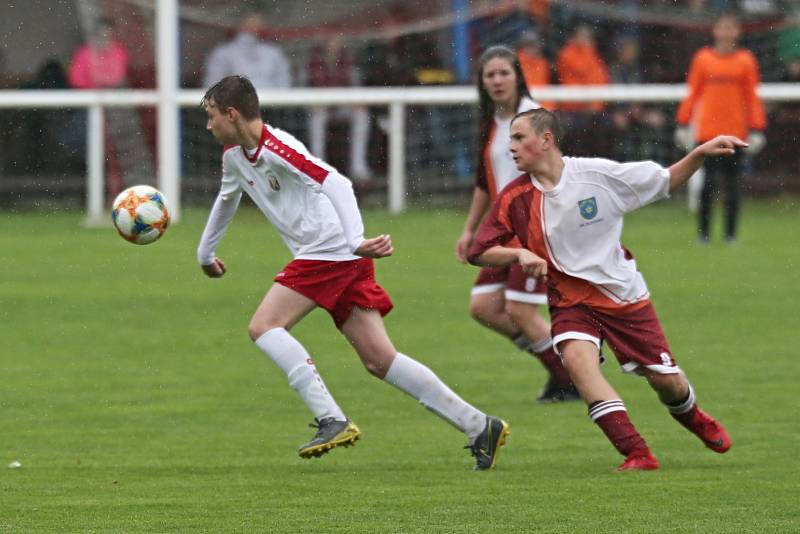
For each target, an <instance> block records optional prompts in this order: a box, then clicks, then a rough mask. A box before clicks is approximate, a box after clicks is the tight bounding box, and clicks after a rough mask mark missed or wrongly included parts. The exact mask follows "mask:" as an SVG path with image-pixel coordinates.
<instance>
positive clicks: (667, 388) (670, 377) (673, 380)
mask: <svg viewBox="0 0 800 534" xmlns="http://www.w3.org/2000/svg"><path fill="white" fill-rule="evenodd" d="M642 374H643V375H644V377H645V378H646V379H647V382H648V383H649V384H650V387H652V388H653V389H654V390H656V391H657V392H659V393H663V394H666V395H668V396H674V397H680V396H681V395H682V394H683V393H684V392H685V391H686V390H687V389H688V388H689V382H688V380H687V379H686V377H685V376H684V375H683V373H669V374H662V373H656V372H655V371H651V370H649V369H648V370H645V371H643V372H642Z"/></svg>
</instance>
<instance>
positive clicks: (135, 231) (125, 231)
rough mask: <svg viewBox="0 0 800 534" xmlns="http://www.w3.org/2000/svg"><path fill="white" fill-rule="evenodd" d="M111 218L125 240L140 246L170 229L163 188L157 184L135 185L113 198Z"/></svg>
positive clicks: (152, 240)
mask: <svg viewBox="0 0 800 534" xmlns="http://www.w3.org/2000/svg"><path fill="white" fill-rule="evenodd" d="M111 220H112V221H113V222H114V227H116V229H117V232H119V235H121V236H122V237H123V239H126V240H128V241H130V242H131V243H135V244H137V245H147V244H149V243H152V242H154V241H155V240H157V239H158V238H159V237H161V236H162V235H164V232H166V231H167V226H168V225H169V210H168V209H167V201H166V199H165V198H164V195H163V194H162V193H161V191H159V190H158V189H156V188H154V187H150V186H149V185H134V186H133V187H129V188H128V189H126V190H125V191H123V192H122V193H120V194H119V195H117V198H115V199H114V204H112V206H111Z"/></svg>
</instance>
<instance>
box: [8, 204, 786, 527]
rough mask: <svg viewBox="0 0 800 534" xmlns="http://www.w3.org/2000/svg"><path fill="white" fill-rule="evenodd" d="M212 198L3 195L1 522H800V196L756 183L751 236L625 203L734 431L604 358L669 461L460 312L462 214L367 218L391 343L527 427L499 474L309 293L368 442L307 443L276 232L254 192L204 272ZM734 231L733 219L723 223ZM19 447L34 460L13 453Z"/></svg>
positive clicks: (678, 349)
mask: <svg viewBox="0 0 800 534" xmlns="http://www.w3.org/2000/svg"><path fill="white" fill-rule="evenodd" d="M206 213H207V212H206V211H205V210H195V211H188V212H187V213H186V214H185V217H184V221H182V222H181V224H177V225H174V226H173V227H172V228H170V229H169V231H168V232H167V234H166V236H165V237H164V238H163V239H162V240H161V241H160V242H158V243H156V244H154V245H150V246H146V247H138V246H134V245H131V244H129V243H127V242H125V241H123V240H122V239H120V238H119V237H117V236H116V234H115V232H114V231H113V230H112V229H111V228H110V227H109V228H107V229H95V230H88V229H84V228H81V227H80V221H81V217H82V216H81V215H80V214H78V213H69V212H68V213H63V212H53V213H49V214H46V215H45V214H12V213H8V212H4V213H0V254H2V257H3V262H2V266H3V273H2V276H0V302H2V306H0V343H1V344H0V381H1V382H0V532H37V533H38V532H737V533H738V532H787V531H798V530H800V505H798V503H800V492H799V491H798V481H799V480H800V472H798V471H799V470H798V466H799V465H800V454H798V453H799V452H800V448H798V443H800V441H799V438H800V417H799V416H798V413H799V411H800V410H799V408H800V404H799V403H798V391H800V389H798V376H800V373H798V369H800V363H798V362H799V360H798V345H799V343H798V342H799V341H800V319H798V316H800V314H798V311H797V307H798V302H800V289H799V288H800V277H799V276H798V270H799V269H800V207H799V206H798V203H797V200H796V199H793V198H784V199H780V200H772V201H761V202H750V203H748V204H747V205H746V206H745V209H744V216H743V221H742V232H741V239H740V241H739V243H738V244H737V245H735V246H732V247H728V246H725V245H723V244H721V243H720V242H719V240H717V241H714V242H713V243H712V244H711V245H710V246H708V247H699V246H697V245H696V244H695V242H694V239H693V236H694V221H693V219H692V218H690V217H689V216H688V215H687V214H686V213H685V210H684V207H683V205H682V202H680V200H675V201H670V202H665V203H662V204H660V205H655V206H652V207H648V208H646V209H644V210H641V211H639V212H636V213H634V214H632V215H630V216H629V217H628V219H627V221H626V228H625V236H624V237H625V239H624V241H625V244H626V245H627V246H628V247H629V248H630V249H631V250H632V251H633V252H634V253H635V254H636V257H637V259H638V261H639V266H640V269H641V270H642V271H643V272H644V274H645V278H646V280H647V281H648V284H649V286H650V289H651V292H652V294H653V300H654V302H655V305H656V309H657V310H658V313H659V315H660V317H661V320H662V323H663V325H664V328H665V330H666V332H667V336H668V338H669V340H670V343H671V346H672V349H673V351H674V353H675V355H676V358H677V359H678V363H679V364H680V365H681V367H683V368H684V369H685V370H686V371H687V373H688V375H689V377H690V378H691V380H692V382H693V383H694V385H695V388H696V390H697V393H698V398H699V401H700V404H701V406H702V407H704V408H705V409H707V410H708V411H709V412H711V413H712V414H714V415H715V416H717V417H719V418H720V419H721V420H722V421H723V422H724V423H725V424H726V425H727V427H728V429H729V431H730V433H731V436H732V438H733V441H734V446H733V448H732V450H731V451H730V452H729V453H728V454H726V455H717V454H714V453H712V452H711V451H709V450H707V449H705V448H704V447H703V446H702V445H701V444H700V442H699V441H698V440H697V439H696V438H695V437H694V436H691V435H690V434H688V433H687V432H686V431H684V430H683V429H682V428H681V427H680V426H679V425H677V424H675V423H674V422H673V421H672V420H671V418H670V417H669V415H668V414H667V412H666V411H665V410H664V408H663V407H661V406H660V405H659V403H658V401H657V399H656V397H655V394H654V393H653V392H652V391H651V390H650V389H649V388H648V387H647V385H646V383H645V382H644V381H643V380H641V379H638V378H634V377H629V376H623V375H622V374H621V373H620V372H619V369H618V367H617V366H616V363H615V362H614V360H613V358H611V359H610V361H609V363H607V364H606V366H605V371H604V372H605V374H606V376H608V377H609V379H610V380H611V381H612V383H613V385H614V386H615V387H616V388H618V390H619V392H620V393H621V395H622V396H623V398H624V400H625V401H626V403H627V406H628V408H629V413H630V415H631V418H632V420H633V421H634V423H635V424H636V425H637V426H638V428H639V430H640V431H641V432H642V434H643V435H644V436H645V438H646V439H647V440H648V441H649V443H650V445H651V447H652V449H653V451H654V452H655V454H656V455H657V456H658V458H659V459H660V461H661V464H662V469H661V471H658V472H652V473H625V474H616V473H612V472H611V470H612V468H613V467H615V466H616V465H618V464H619V463H620V462H621V460H622V459H621V457H619V456H618V455H617V453H616V452H615V451H614V450H613V449H612V447H611V446H610V444H609V443H608V442H607V441H606V439H605V438H604V437H603V435H602V433H601V432H600V430H599V429H598V428H596V427H595V426H594V425H593V424H591V423H590V422H589V419H588V417H587V416H586V409H585V407H584V406H583V405H581V404H578V403H571V404H566V405H553V406H538V405H536V404H535V403H534V399H535V396H536V393H537V391H538V389H539V387H540V386H541V385H542V383H543V382H544V379H545V375H544V372H543V370H542V369H541V368H540V366H539V364H538V363H537V362H535V361H534V360H532V359H531V358H530V357H526V356H525V355H523V354H522V353H519V352H517V351H516V350H515V349H514V348H513V346H512V345H511V344H510V343H508V342H506V341H504V340H502V339H501V338H500V337H499V336H497V335H495V334H492V333H490V332H489V331H488V330H486V329H484V328H481V327H479V326H478V325H476V324H475V323H473V322H472V320H471V319H470V318H469V316H468V314H467V302H468V294H469V288H470V285H471V283H472V280H473V278H474V276H475V274H476V271H475V269H474V268H472V267H468V266H462V265H460V264H458V263H457V262H456V261H455V259H454V258H453V253H452V250H453V244H454V242H455V239H456V238H457V236H458V233H459V231H460V228H461V225H462V223H463V217H464V214H463V213H462V212H458V211H448V210H442V211H435V210H429V211H412V212H411V213H408V214H405V215H398V216H391V215H389V214H386V213H383V212H372V211H370V212H367V213H366V215H365V223H366V226H367V230H368V232H367V233H368V234H369V235H375V234H378V233H386V232H388V233H391V234H392V236H393V239H394V243H395V249H396V253H395V255H394V257H392V258H389V259H385V260H380V261H378V263H377V265H378V280H379V282H380V283H381V284H382V285H383V286H384V287H386V288H387V289H388V291H389V292H390V294H391V295H392V297H393V299H394V301H395V305H396V308H395V310H394V311H393V312H392V313H391V314H390V315H389V316H388V318H387V326H388V329H389V332H390V335H391V336H392V338H393V340H394V342H395V344H396V345H397V347H398V349H399V350H401V351H403V352H405V353H407V354H409V355H411V356H413V357H415V358H417V359H419V360H421V361H422V362H424V363H426V364H427V365H429V366H430V367H431V368H432V369H433V370H434V371H435V372H437V373H438V374H439V376H441V377H442V378H443V379H444V380H445V381H446V382H447V383H448V384H449V385H450V386H451V387H453V388H454V389H455V390H456V391H458V392H459V393H461V394H462V395H463V396H464V397H465V398H466V399H467V400H469V401H470V402H472V403H473V404H475V405H476V406H478V407H479V408H481V409H483V410H484V411H486V412H488V413H492V414H496V415H499V416H501V417H503V418H505V419H506V420H507V421H508V422H509V423H510V425H511V430H512V435H511V436H510V438H509V441H508V444H507V446H506V447H504V448H503V450H502V453H501V455H500V458H499V461H498V467H497V469H496V470H494V471H492V472H473V471H472V470H471V466H472V458H471V457H470V456H469V454H468V452H467V451H465V450H463V449H462V446H463V445H465V439H464V438H463V436H462V435H461V434H460V433H458V432H457V431H456V430H454V429H453V428H452V427H450V426H449V425H447V424H445V423H444V422H442V421H440V420H439V419H438V418H437V417H435V416H434V415H433V414H431V413H428V412H427V411H426V410H425V409H423V408H422V407H420V406H419V405H417V404H416V403H415V402H414V401H413V400H412V399H411V398H408V397H406V396H405V395H403V394H402V393H400V392H399V391H397V390H396V389H394V388H393V387H391V386H388V385H386V384H383V383H381V382H380V381H378V380H376V379H374V378H372V377H370V376H369V375H368V374H367V373H366V372H365V371H364V370H363V368H362V367H361V366H360V364H359V362H358V360H357V358H356V356H355V354H354V353H353V352H352V351H351V350H350V348H349V347H348V346H347V344H346V342H345V341H344V340H343V338H342V337H341V336H339V335H338V333H337V332H336V330H335V329H334V327H333V324H332V321H331V320H330V318H329V317H328V316H327V314H325V313H324V312H322V311H315V312H314V313H312V314H311V315H310V316H309V317H308V318H307V319H306V320H305V321H303V322H302V323H301V324H300V325H299V326H298V327H297V328H296V329H295V331H294V333H295V335H296V336H297V337H298V338H299V339H300V340H301V341H302V342H303V343H304V344H305V345H306V346H307V347H308V349H309V351H310V352H311V354H312V355H313V356H314V358H315V360H316V362H317V365H318V367H319V369H320V372H321V373H322V374H323V376H324V378H325V380H326V382H327V384H328V386H329V388H330V389H331V390H332V392H333V393H334V395H335V396H336V398H337V400H338V401H339V403H340V404H341V406H342V407H343V408H344V410H345V411H346V413H347V414H348V415H349V416H350V417H351V418H353V420H354V421H356V422H357V423H358V424H359V426H360V427H361V429H362V431H363V439H362V440H361V441H360V442H359V443H358V445H357V446H356V447H354V448H350V449H341V450H338V449H337V450H335V451H333V452H332V453H331V454H329V455H327V456H325V457H323V458H320V459H313V460H301V459H300V458H298V457H297V455H296V448H297V446H298V445H299V444H300V443H303V442H305V441H306V440H307V439H308V438H309V437H310V436H311V435H312V434H313V430H312V429H310V428H308V427H306V423H308V422H310V421H311V416H310V414H309V413H308V412H307V410H306V408H305V407H304V406H303V404H302V403H301V402H300V400H299V399H298V398H297V397H296V396H295V393H294V392H293V391H292V390H291V389H290V388H289V387H288V384H287V381H286V378H285V377H284V376H283V375H282V373H280V371H279V370H278V368H277V367H276V366H275V365H274V364H273V363H271V362H270V361H268V360H267V359H266V357H264V356H263V355H262V354H261V353H260V352H259V351H258V350H257V349H256V348H255V347H254V346H253V344H252V343H251V342H250V341H249V339H248V337H247V323H248V320H249V317H250V314H251V313H252V311H253V310H254V309H255V307H256V306H257V304H258V303H259V301H260V299H261V298H262V296H263V294H264V292H265V290H266V289H267V288H268V287H269V285H270V284H271V281H272V277H273V275H274V274H275V273H276V272H277V271H278V270H280V268H281V267H282V266H283V265H284V264H285V263H287V262H288V260H289V256H288V252H287V250H286V249H285V248H284V246H283V244H282V243H281V241H280V240H279V238H278V237H277V234H276V233H275V231H274V230H272V229H271V227H270V226H269V225H268V224H267V223H266V222H265V221H264V220H263V219H262V217H261V215H260V213H257V212H256V211H255V210H253V209H252V208H247V207H243V208H242V209H241V210H240V212H239V214H238V215H237V217H236V219H235V220H234V222H233V224H232V226H231V227H230V229H229V231H228V235H227V236H226V238H225V240H224V241H223V243H222V245H221V247H220V249H219V251H218V252H219V255H220V257H221V258H223V259H224V260H225V261H226V262H227V264H228V268H229V270H228V274H227V276H226V277H225V278H223V279H221V280H210V279H207V278H205V277H204V276H203V275H202V273H201V271H200V269H199V268H198V267H197V265H196V262H195V246H196V243H197V240H198V238H199V234H200V231H201V229H202V225H203V223H204V221H205V216H206ZM715 230H719V226H717V227H716V228H715ZM12 461H19V462H21V464H22V467H21V468H18V469H11V468H6V466H8V465H9V464H10V463H11V462H12Z"/></svg>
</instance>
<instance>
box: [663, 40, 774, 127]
mask: <svg viewBox="0 0 800 534" xmlns="http://www.w3.org/2000/svg"><path fill="white" fill-rule="evenodd" d="M759 81H760V75H759V72H758V61H757V60H756V58H755V56H753V54H752V53H750V51H749V50H745V49H744V48H739V49H737V50H734V51H733V52H731V53H730V54H720V53H719V52H717V51H716V50H714V49H713V48H711V47H705V48H701V49H700V50H698V52H697V53H696V54H695V55H694V58H693V59H692V64H691V66H690V67H689V76H688V77H687V80H686V83H687V84H688V85H689V95H688V96H687V97H686V99H685V100H684V101H683V102H681V105H680V107H679V108H678V116H677V120H678V124H681V125H688V124H689V123H690V122H692V121H693V120H694V121H695V122H696V128H695V138H696V140H697V141H699V142H704V141H708V140H709V139H713V138H714V137H716V136H718V135H723V134H725V135H735V136H737V137H739V138H741V139H744V138H745V137H747V134H748V133H749V132H750V130H763V129H764V128H765V127H766V125H767V119H766V116H765V114H764V105H763V104H762V103H761V100H760V99H759V98H758V95H757V94H756V87H757V86H758V83H759Z"/></svg>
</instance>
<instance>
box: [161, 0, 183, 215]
mask: <svg viewBox="0 0 800 534" xmlns="http://www.w3.org/2000/svg"><path fill="white" fill-rule="evenodd" d="M156 6H157V9H156V19H157V20H156V44H157V46H156V50H157V51H158V52H157V58H156V61H157V63H158V97H159V98H158V188H159V189H160V190H161V192H162V193H164V196H165V197H166V198H167V201H168V202H169V209H170V216H171V217H172V220H173V222H177V221H178V220H179V219H180V208H181V198H180V195H181V177H180V164H179V159H178V158H179V154H180V150H181V140H180V131H179V128H178V123H179V121H180V114H179V113H178V72H179V70H180V65H179V64H178V31H179V27H178V15H179V13H178V3H177V0H159V2H157V3H156Z"/></svg>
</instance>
